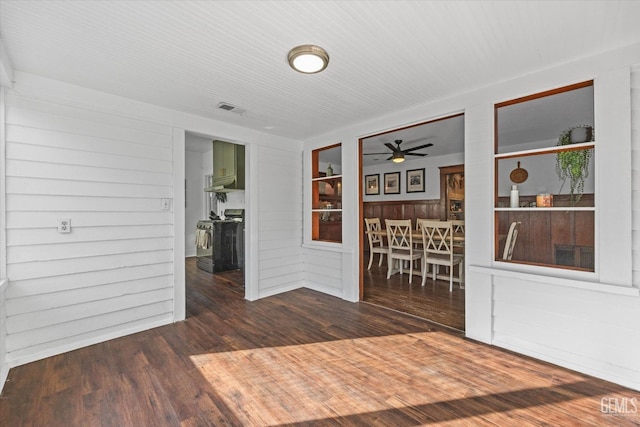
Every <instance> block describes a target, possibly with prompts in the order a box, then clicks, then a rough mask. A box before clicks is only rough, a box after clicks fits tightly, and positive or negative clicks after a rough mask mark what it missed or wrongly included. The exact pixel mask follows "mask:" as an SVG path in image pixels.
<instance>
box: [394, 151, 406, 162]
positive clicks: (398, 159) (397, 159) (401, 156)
mask: <svg viewBox="0 0 640 427" xmlns="http://www.w3.org/2000/svg"><path fill="white" fill-rule="evenodd" d="M391 161H392V162H393V163H402V162H404V154H403V153H400V152H396V153H393V155H392V156H391Z"/></svg>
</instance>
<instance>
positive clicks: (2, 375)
mask: <svg viewBox="0 0 640 427" xmlns="http://www.w3.org/2000/svg"><path fill="white" fill-rule="evenodd" d="M8 376H9V365H7V364H6V363H5V364H4V365H2V367H1V368H0V395H1V394H2V389H3V388H4V383H6V382H7V377H8Z"/></svg>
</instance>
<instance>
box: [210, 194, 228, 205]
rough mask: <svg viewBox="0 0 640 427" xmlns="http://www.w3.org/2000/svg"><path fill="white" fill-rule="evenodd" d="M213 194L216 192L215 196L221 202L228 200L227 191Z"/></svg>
mask: <svg viewBox="0 0 640 427" xmlns="http://www.w3.org/2000/svg"><path fill="white" fill-rule="evenodd" d="M213 194H214V197H215V198H216V200H217V201H219V202H220V203H226V202H227V193H222V192H215V193H213Z"/></svg>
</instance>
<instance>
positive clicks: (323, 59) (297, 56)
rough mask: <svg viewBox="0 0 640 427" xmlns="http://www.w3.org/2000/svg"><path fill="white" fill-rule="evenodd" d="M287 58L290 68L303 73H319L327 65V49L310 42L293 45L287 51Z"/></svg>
mask: <svg viewBox="0 0 640 427" xmlns="http://www.w3.org/2000/svg"><path fill="white" fill-rule="evenodd" d="M287 58H288V59H289V65H290V66H291V68H293V69H294V70H296V71H298V72H300V73H305V74H314V73H319V72H320V71H322V70H324V69H325V68H327V65H329V54H328V53H327V51H326V50H324V49H323V48H321V47H320V46H315V45H312V44H303V45H301V46H296V47H294V48H293V49H291V50H290V51H289V55H288V56H287Z"/></svg>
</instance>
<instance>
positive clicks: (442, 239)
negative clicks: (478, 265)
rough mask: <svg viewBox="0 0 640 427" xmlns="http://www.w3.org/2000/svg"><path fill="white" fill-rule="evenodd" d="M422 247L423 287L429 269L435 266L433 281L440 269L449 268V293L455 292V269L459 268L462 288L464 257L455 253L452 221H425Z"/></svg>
mask: <svg viewBox="0 0 640 427" xmlns="http://www.w3.org/2000/svg"><path fill="white" fill-rule="evenodd" d="M420 227H421V229H422V245H423V251H424V255H423V258H422V286H424V285H425V282H426V280H427V268H428V266H429V265H432V266H433V280H436V278H437V277H438V276H437V275H438V268H439V267H440V266H441V265H442V266H445V267H448V268H449V292H452V291H453V267H454V266H456V265H459V267H458V281H459V283H460V287H462V282H463V274H464V264H463V261H464V255H463V254H457V253H454V250H453V224H452V222H451V221H423V222H422V223H421V224H420Z"/></svg>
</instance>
